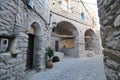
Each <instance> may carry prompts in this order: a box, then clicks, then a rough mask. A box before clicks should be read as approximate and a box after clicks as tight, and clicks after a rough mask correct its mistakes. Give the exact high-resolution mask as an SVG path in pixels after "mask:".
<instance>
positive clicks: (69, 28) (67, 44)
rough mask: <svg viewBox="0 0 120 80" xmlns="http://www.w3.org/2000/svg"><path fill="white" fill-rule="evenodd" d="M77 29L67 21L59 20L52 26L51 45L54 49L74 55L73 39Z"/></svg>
mask: <svg viewBox="0 0 120 80" xmlns="http://www.w3.org/2000/svg"><path fill="white" fill-rule="evenodd" d="M76 33H77V29H76V27H75V26H74V25H73V24H71V23H70V22H67V21H61V22H59V23H58V24H57V26H56V27H55V28H54V32H52V35H51V37H52V40H51V43H52V44H51V46H52V47H53V48H54V49H55V51H60V52H63V53H64V54H65V55H67V56H72V57H74V56H76V54H75V48H76V46H75V39H76V35H77V34H76Z"/></svg>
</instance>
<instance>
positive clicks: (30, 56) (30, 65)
mask: <svg viewBox="0 0 120 80" xmlns="http://www.w3.org/2000/svg"><path fill="white" fill-rule="evenodd" d="M33 53H34V35H32V34H29V41H28V52H27V64H26V67H27V69H32V68H33Z"/></svg>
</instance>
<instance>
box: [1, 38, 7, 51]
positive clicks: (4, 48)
mask: <svg viewBox="0 0 120 80" xmlns="http://www.w3.org/2000/svg"><path fill="white" fill-rule="evenodd" d="M8 41H9V40H8V39H7V38H0V52H6V51H7V49H8Z"/></svg>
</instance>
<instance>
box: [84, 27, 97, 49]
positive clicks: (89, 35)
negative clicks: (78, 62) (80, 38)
mask: <svg viewBox="0 0 120 80" xmlns="http://www.w3.org/2000/svg"><path fill="white" fill-rule="evenodd" d="M84 40H85V50H91V51H94V50H96V40H97V39H96V35H95V32H94V31H93V30H92V29H88V30H86V32H85V39H84Z"/></svg>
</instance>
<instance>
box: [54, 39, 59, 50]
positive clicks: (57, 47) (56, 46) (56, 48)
mask: <svg viewBox="0 0 120 80" xmlns="http://www.w3.org/2000/svg"><path fill="white" fill-rule="evenodd" d="M55 51H59V41H55Z"/></svg>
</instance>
